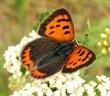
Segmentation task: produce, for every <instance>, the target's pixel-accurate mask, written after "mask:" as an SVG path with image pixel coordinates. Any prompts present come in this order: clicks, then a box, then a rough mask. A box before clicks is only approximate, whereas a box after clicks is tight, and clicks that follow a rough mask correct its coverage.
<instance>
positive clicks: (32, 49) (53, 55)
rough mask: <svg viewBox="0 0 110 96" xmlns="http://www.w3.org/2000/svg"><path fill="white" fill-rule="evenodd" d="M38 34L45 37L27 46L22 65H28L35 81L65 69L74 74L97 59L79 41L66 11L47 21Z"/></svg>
mask: <svg viewBox="0 0 110 96" xmlns="http://www.w3.org/2000/svg"><path fill="white" fill-rule="evenodd" d="M38 33H39V35H41V36H42V37H41V38H39V39H36V40H34V41H32V42H30V43H29V44H27V45H26V46H25V47H24V49H23V51H22V54H21V58H22V63H23V64H22V65H23V66H28V69H29V70H30V74H31V76H33V77H35V78H45V77H48V76H51V75H53V74H55V73H57V72H58V71H60V70H61V69H62V72H63V73H71V72H74V71H76V70H78V69H80V68H83V67H86V66H88V65H90V64H91V63H92V62H93V61H94V60H95V59H96V56H95V54H94V52H92V51H91V50H90V49H88V48H86V47H84V46H78V45H77V43H76V42H75V40H74V36H75V32H74V27H73V23H72V20H71V17H70V14H69V13H68V11H67V10H65V9H64V8H61V9H57V10H56V11H54V12H53V13H52V14H51V15H50V16H49V17H48V18H47V19H46V20H44V22H43V23H42V24H41V25H40V27H39V30H38Z"/></svg>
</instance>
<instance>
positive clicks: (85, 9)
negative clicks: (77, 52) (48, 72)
mask: <svg viewBox="0 0 110 96" xmlns="http://www.w3.org/2000/svg"><path fill="white" fill-rule="evenodd" d="M61 7H64V8H66V9H67V10H68V11H69V13H70V14H71V16H72V19H73V23H74V27H75V31H76V34H78V35H76V38H77V39H78V38H82V40H83V39H84V33H83V32H85V29H86V22H87V20H88V19H89V20H90V23H91V32H92V34H91V33H90V35H89V41H87V42H88V45H87V46H88V47H89V48H91V49H92V50H94V52H95V53H96V55H97V60H96V61H95V62H94V64H93V65H92V66H90V67H88V68H87V69H86V71H85V73H84V74H86V75H84V77H83V78H85V79H86V80H87V81H89V80H91V79H94V78H95V76H96V75H102V74H104V75H106V76H109V74H110V72H109V70H110V60H109V54H107V55H102V54H101V52H100V48H98V47H97V43H98V41H99V40H100V34H101V33H103V32H104V29H105V28H106V27H108V28H110V0H0V54H1V56H0V96H8V95H9V94H11V93H12V91H11V90H10V89H8V77H9V75H10V74H9V73H8V72H7V71H6V69H4V68H3V65H4V62H5V61H4V57H3V54H4V51H5V50H7V48H8V46H10V45H16V44H18V43H19V42H20V39H21V38H22V37H23V36H27V35H28V33H29V32H30V31H31V30H32V28H33V26H34V25H35V24H36V23H37V21H38V16H39V15H40V14H41V13H42V12H44V11H46V10H49V9H58V8H61ZM93 33H94V34H93Z"/></svg>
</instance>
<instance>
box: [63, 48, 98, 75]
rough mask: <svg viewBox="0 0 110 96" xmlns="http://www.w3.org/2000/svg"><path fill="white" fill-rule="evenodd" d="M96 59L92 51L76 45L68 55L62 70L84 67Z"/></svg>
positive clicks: (74, 69)
mask: <svg viewBox="0 0 110 96" xmlns="http://www.w3.org/2000/svg"><path fill="white" fill-rule="evenodd" d="M95 59H96V56H95V54H94V52H92V51H91V50H89V49H88V48H86V47H83V46H78V47H76V48H75V49H74V50H73V51H72V52H71V54H70V55H69V57H68V60H67V62H66V64H65V66H64V68H63V70H62V72H64V73H70V72H74V71H76V70H78V69H80V68H83V67H86V66H88V65H90V64H92V62H93V61H94V60H95Z"/></svg>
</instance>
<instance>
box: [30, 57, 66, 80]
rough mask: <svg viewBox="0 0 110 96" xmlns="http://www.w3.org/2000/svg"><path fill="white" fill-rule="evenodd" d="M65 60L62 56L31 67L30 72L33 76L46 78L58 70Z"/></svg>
mask: <svg viewBox="0 0 110 96" xmlns="http://www.w3.org/2000/svg"><path fill="white" fill-rule="evenodd" d="M65 61H66V58H65V57H63V58H61V59H59V60H57V62H49V63H48V64H46V65H44V66H41V67H38V68H35V69H33V70H32V71H31V72H30V74H31V76H32V77H34V78H46V77H48V76H51V75H53V74H55V73H57V72H58V71H60V70H61V68H62V67H63V65H64V64H65Z"/></svg>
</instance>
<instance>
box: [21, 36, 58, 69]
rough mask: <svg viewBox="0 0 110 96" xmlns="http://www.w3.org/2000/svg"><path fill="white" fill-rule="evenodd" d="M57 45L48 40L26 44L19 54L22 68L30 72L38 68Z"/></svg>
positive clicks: (39, 39)
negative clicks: (25, 67) (26, 68)
mask: <svg viewBox="0 0 110 96" xmlns="http://www.w3.org/2000/svg"><path fill="white" fill-rule="evenodd" d="M57 45H58V43H57V42H55V41H53V40H51V39H48V38H38V39H36V40H34V41H32V42H30V43H29V44H27V45H26V46H25V47H24V49H23V51H22V54H21V60H22V65H23V66H28V69H29V70H31V69H32V68H33V67H36V66H38V64H39V62H40V61H41V60H42V59H43V58H44V57H46V56H47V55H48V54H49V53H50V52H51V51H53V50H54V49H56V47H57Z"/></svg>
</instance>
